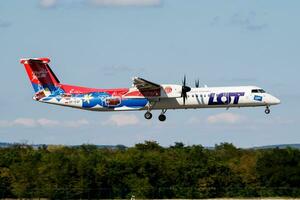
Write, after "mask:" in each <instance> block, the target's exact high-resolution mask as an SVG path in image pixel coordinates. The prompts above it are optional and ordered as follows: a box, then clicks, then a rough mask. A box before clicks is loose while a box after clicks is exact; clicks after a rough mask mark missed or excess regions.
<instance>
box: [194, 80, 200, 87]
mask: <svg viewBox="0 0 300 200" xmlns="http://www.w3.org/2000/svg"><path fill="white" fill-rule="evenodd" d="M199 86H200V81H199V79H198V80H196V81H195V87H196V88H199Z"/></svg>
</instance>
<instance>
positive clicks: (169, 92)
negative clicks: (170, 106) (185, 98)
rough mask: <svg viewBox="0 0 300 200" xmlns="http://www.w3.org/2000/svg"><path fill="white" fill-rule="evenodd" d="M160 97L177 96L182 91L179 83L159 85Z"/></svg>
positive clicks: (179, 95)
mask: <svg viewBox="0 0 300 200" xmlns="http://www.w3.org/2000/svg"><path fill="white" fill-rule="evenodd" d="M161 86H162V88H161V89H160V97H161V98H179V97H181V93H182V86H181V85H161Z"/></svg>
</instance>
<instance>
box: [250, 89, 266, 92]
mask: <svg viewBox="0 0 300 200" xmlns="http://www.w3.org/2000/svg"><path fill="white" fill-rule="evenodd" d="M252 93H266V91H264V90H263V89H255V90H252Z"/></svg>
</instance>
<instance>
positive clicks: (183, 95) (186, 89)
mask: <svg viewBox="0 0 300 200" xmlns="http://www.w3.org/2000/svg"><path fill="white" fill-rule="evenodd" d="M189 91H191V88H190V87H189V86H186V75H184V77H183V81H182V91H181V97H182V98H183V105H185V102H186V100H187V93H188V92H189Z"/></svg>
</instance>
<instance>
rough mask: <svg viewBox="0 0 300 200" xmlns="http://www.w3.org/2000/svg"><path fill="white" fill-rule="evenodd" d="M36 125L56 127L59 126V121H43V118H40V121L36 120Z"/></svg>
mask: <svg viewBox="0 0 300 200" xmlns="http://www.w3.org/2000/svg"><path fill="white" fill-rule="evenodd" d="M37 123H38V124H39V125H41V126H57V125H59V124H60V123H59V121H56V120H50V119H45V118H42V119H38V120H37Z"/></svg>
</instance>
